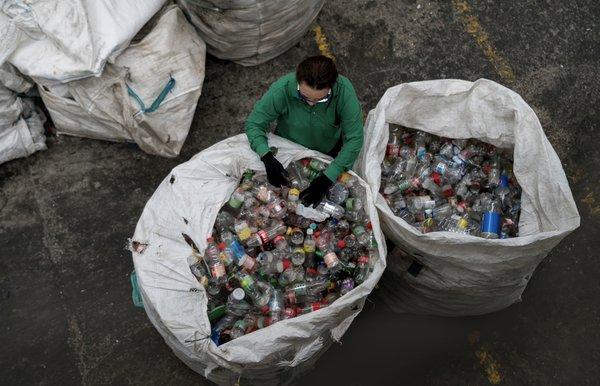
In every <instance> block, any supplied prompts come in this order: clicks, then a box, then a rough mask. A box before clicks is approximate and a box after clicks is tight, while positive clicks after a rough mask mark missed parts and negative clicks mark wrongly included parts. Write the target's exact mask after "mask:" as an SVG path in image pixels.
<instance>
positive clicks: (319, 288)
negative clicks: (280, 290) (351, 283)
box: [285, 278, 329, 304]
mask: <svg viewBox="0 0 600 386" xmlns="http://www.w3.org/2000/svg"><path fill="white" fill-rule="evenodd" d="M328 284H329V282H328V280H327V279H325V278H322V279H315V280H313V281H306V282H301V283H296V284H293V285H291V286H288V287H287V288H286V293H285V298H286V300H287V301H288V302H289V303H290V304H296V303H297V300H298V299H299V298H301V297H303V296H307V295H318V294H320V293H321V292H323V291H325V290H326V289H327V286H328Z"/></svg>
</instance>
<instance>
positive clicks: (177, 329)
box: [132, 134, 386, 385]
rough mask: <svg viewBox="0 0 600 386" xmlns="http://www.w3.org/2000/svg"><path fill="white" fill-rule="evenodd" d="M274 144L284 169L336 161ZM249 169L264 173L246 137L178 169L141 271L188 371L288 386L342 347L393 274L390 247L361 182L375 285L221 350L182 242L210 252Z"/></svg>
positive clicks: (151, 213) (139, 231)
mask: <svg viewBox="0 0 600 386" xmlns="http://www.w3.org/2000/svg"><path fill="white" fill-rule="evenodd" d="M269 144H270V145H271V146H276V147H277V148H278V149H279V150H278V153H277V158H278V159H279V161H281V162H282V164H283V165H284V166H287V165H288V164H289V163H290V162H291V161H293V160H297V159H301V158H304V157H316V158H318V159H321V160H324V161H327V162H330V161H331V158H330V157H327V156H325V155H323V154H321V153H318V152H315V151H312V150H308V149H306V148H304V147H302V146H300V145H298V144H295V143H293V142H290V141H288V140H286V139H283V138H281V137H277V136H275V135H272V134H269ZM246 169H252V170H256V171H257V172H258V173H262V174H264V173H265V171H264V166H263V163H262V162H261V161H260V159H259V158H258V156H257V155H256V153H254V152H253V151H252V150H251V149H250V146H249V144H248V140H247V138H246V135H245V134H240V135H236V136H234V137H231V138H228V139H225V140H223V141H221V142H219V143H217V144H215V145H213V146H211V147H209V148H208V149H205V150H203V151H202V152H200V153H198V154H197V155H196V156H194V157H193V158H192V159H190V160H189V161H188V162H186V163H184V164H181V165H179V166H177V167H176V168H174V169H173V170H172V171H171V173H170V174H169V175H168V176H167V177H166V178H165V179H164V180H163V182H162V183H161V184H160V185H159V187H158V189H157V190H156V192H154V195H153V196H152V197H151V198H150V200H149V201H148V203H147V204H146V207H145V208H144V211H143V213H142V215H141V217H140V220H139V222H138V224H137V227H136V230H135V234H134V235H133V238H132V241H133V242H134V243H141V244H147V247H146V249H145V251H143V252H142V253H137V252H135V251H133V252H132V255H133V262H134V266H135V271H136V274H137V277H138V283H139V287H140V293H141V294H142V298H143V301H144V307H145V309H146V312H147V314H148V317H149V318H150V320H151V322H152V323H153V324H154V326H155V327H156V329H157V330H158V331H159V332H160V334H161V335H162V336H163V338H164V339H165V341H166V342H167V344H168V345H169V346H170V347H171V348H172V349H173V351H174V353H175V354H176V355H177V356H178V357H179V358H180V359H181V360H183V361H184V362H185V363H186V364H187V365H188V366H189V367H191V368H192V369H193V370H195V371H197V372H198V373H200V374H202V375H203V376H205V377H206V378H208V379H210V380H211V381H213V382H216V383H219V384H233V383H235V382H236V380H237V379H238V378H239V377H240V376H241V377H242V378H243V382H242V384H246V383H247V381H249V380H250V381H252V382H255V383H258V384H261V385H264V384H282V383H287V382H291V381H292V379H293V378H294V377H295V376H296V375H298V374H299V373H301V372H302V371H303V370H305V369H306V368H310V366H311V364H312V363H313V362H314V361H315V360H316V358H317V357H318V356H319V355H320V354H322V353H323V352H324V351H325V350H326V349H327V348H328V347H329V345H330V344H331V342H332V340H335V341H339V340H340V339H341V337H342V335H343V334H344V333H345V332H346V330H347V329H348V327H349V326H350V324H351V322H352V320H353V319H354V318H355V317H356V315H358V313H359V312H360V311H361V309H362V307H363V304H364V302H365V299H366V297H367V295H369V293H370V292H371V290H372V289H373V287H374V286H375V284H376V283H377V281H378V280H379V277H380V276H381V274H382V272H383V270H384V268H385V253H386V251H385V242H384V238H383V233H382V232H381V230H380V227H379V221H378V219H377V210H376V208H375V205H374V204H373V201H372V200H371V199H372V197H371V195H370V191H369V189H368V187H367V185H366V183H365V182H364V181H362V180H361V183H362V184H363V186H365V187H366V188H367V189H366V191H367V198H368V199H369V200H367V202H368V207H367V208H366V210H367V214H368V215H369V217H370V218H371V222H372V225H373V232H375V235H376V240H377V243H378V245H379V246H378V251H377V252H378V257H377V260H376V261H375V262H374V265H373V271H372V273H371V274H370V276H369V277H368V279H367V280H366V281H365V282H364V283H362V284H361V285H360V286H357V287H356V288H355V289H354V290H352V291H351V292H350V293H348V294H346V295H344V296H342V297H341V298H339V299H338V300H336V301H335V302H334V303H333V304H332V305H330V306H328V307H326V308H323V309H321V310H319V311H316V312H312V313H309V314H306V315H302V316H299V317H296V318H293V319H288V320H284V321H281V322H278V323H276V324H274V325H272V326H269V327H267V328H265V329H261V330H258V331H255V332H253V333H251V334H248V335H245V336H243V337H241V338H238V339H235V340H232V341H230V342H228V343H225V344H223V345H221V346H218V347H217V346H216V345H215V344H214V343H213V342H212V340H211V339H210V333H211V326H210V322H209V320H208V316H207V296H206V292H205V290H204V287H203V286H202V285H201V284H199V283H198V280H197V279H196V278H195V277H194V276H193V275H192V273H191V271H190V268H189V264H190V261H188V258H189V257H190V256H191V252H192V250H191V248H190V246H189V245H188V244H187V243H186V242H185V241H184V239H183V237H182V233H185V234H187V235H189V236H190V237H191V238H192V239H193V240H194V242H195V244H196V245H197V246H198V248H199V249H200V250H202V251H203V250H204V249H205V248H206V238H207V237H208V236H209V235H210V234H211V232H212V228H213V224H214V222H215V219H216V217H217V213H218V212H219V209H220V208H221V206H222V205H223V204H224V203H225V202H227V200H228V199H229V197H230V195H231V193H232V192H233V191H234V189H235V188H236V187H237V186H238V184H239V181H240V178H241V176H242V173H243V172H244V171H245V170H246ZM134 245H135V244H134Z"/></svg>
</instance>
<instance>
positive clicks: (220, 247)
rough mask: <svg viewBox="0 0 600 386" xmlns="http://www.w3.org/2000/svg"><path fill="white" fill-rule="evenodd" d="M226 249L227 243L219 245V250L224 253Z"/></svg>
mask: <svg viewBox="0 0 600 386" xmlns="http://www.w3.org/2000/svg"><path fill="white" fill-rule="evenodd" d="M224 249H225V243H220V244H219V250H221V251H223V250H224Z"/></svg>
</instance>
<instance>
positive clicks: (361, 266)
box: [354, 255, 370, 284]
mask: <svg viewBox="0 0 600 386" xmlns="http://www.w3.org/2000/svg"><path fill="white" fill-rule="evenodd" d="M369 260H370V258H369V256H368V255H360V256H359V257H358V261H357V263H356V269H355V270H354V280H355V281H356V284H361V283H363V282H364V281H365V280H366V279H367V277H368V276H369V272H370V267H369Z"/></svg>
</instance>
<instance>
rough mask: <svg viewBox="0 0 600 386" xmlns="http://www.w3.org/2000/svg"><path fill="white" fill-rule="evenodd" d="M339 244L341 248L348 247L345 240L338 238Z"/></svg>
mask: <svg viewBox="0 0 600 386" xmlns="http://www.w3.org/2000/svg"><path fill="white" fill-rule="evenodd" d="M337 246H338V248H339V249H344V248H346V242H345V241H344V240H338V242H337Z"/></svg>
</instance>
